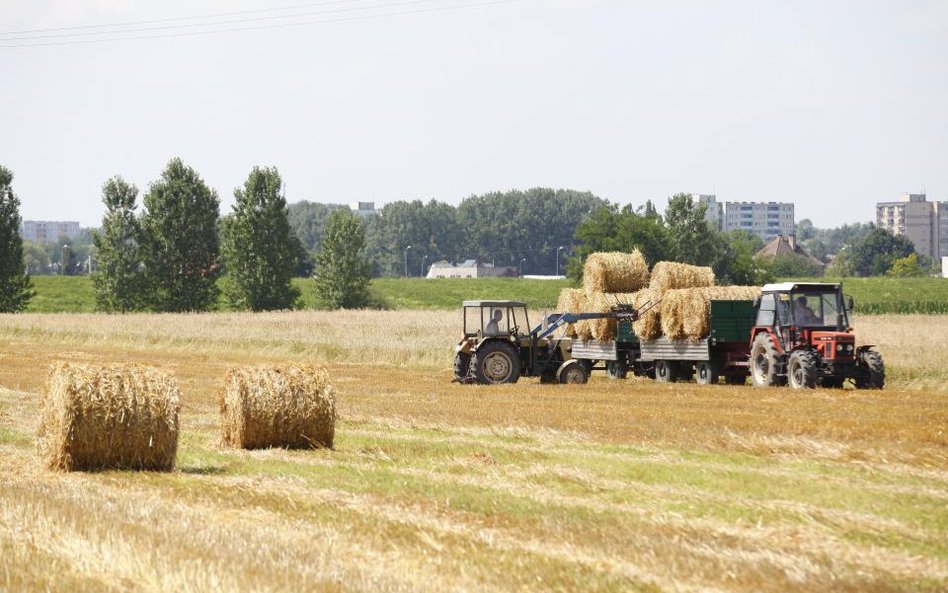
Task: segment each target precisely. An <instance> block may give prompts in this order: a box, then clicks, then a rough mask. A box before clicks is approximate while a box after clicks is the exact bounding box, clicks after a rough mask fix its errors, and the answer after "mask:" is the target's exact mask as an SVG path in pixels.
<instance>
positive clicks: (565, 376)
mask: <svg viewBox="0 0 948 593" xmlns="http://www.w3.org/2000/svg"><path fill="white" fill-rule="evenodd" d="M556 376H557V378H559V380H560V383H580V384H581V383H586V382H587V381H589V372H588V371H587V370H586V367H585V366H583V365H581V364H579V363H578V362H575V361H572V360H571V361H567V362H564V363H563V366H561V367H560V370H559V371H557V373H556Z"/></svg>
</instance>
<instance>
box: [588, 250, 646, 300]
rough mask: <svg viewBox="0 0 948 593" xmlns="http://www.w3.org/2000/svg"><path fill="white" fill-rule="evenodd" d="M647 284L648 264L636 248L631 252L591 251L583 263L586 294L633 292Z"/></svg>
mask: <svg viewBox="0 0 948 593" xmlns="http://www.w3.org/2000/svg"><path fill="white" fill-rule="evenodd" d="M647 285H648V264H647V263H645V257H644V256H643V255H642V252H641V251H639V250H638V249H636V250H634V251H633V252H632V253H621V252H600V253H591V254H590V255H589V257H587V258H586V263H585V264H583V290H584V291H586V295H587V296H592V295H594V294H597V293H602V292H635V291H637V290H640V289H642V288H644V287H645V286H647Z"/></svg>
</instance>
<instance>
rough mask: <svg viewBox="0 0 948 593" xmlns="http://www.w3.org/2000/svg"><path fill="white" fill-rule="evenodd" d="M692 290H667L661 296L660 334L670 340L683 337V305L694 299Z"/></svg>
mask: <svg viewBox="0 0 948 593" xmlns="http://www.w3.org/2000/svg"><path fill="white" fill-rule="evenodd" d="M695 290H697V289H694V288H678V289H673V290H669V291H668V292H666V293H665V294H664V295H663V296H662V311H661V313H660V315H661V325H662V333H663V334H665V337H666V338H669V339H671V340H680V339H682V338H684V337H685V303H686V302H687V301H688V299H690V298H694V294H693V291H695Z"/></svg>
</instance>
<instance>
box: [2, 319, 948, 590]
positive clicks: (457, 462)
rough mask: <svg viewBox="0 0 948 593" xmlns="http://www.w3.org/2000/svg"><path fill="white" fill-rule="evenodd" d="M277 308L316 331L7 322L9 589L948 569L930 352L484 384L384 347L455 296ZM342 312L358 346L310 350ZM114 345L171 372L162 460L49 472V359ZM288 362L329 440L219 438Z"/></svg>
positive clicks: (841, 585) (773, 579)
mask: <svg viewBox="0 0 948 593" xmlns="http://www.w3.org/2000/svg"><path fill="white" fill-rule="evenodd" d="M284 315H287V316H289V317H290V319H288V320H285V323H286V326H287V327H294V328H300V327H303V328H308V329H310V330H319V331H321V332H323V333H322V334H320V333H318V332H317V333H314V334H313V335H312V336H311V337H310V338H306V337H305V336H304V335H303V333H301V331H300V330H299V329H296V330H293V331H288V335H287V336H286V337H285V338H284V339H285V341H281V336H280V334H279V333H276V332H272V331H265V330H264V327H272V325H273V324H274V323H278V322H279V321H278V320H279V316H273V317H272V318H266V317H264V318H257V317H254V318H251V317H246V318H244V320H243V321H244V322H243V323H241V324H239V326H240V330H237V329H234V330H233V331H231V332H229V333H228V332H227V331H224V330H222V329H221V326H231V324H230V322H229V320H228V319H227V316H221V317H223V318H220V317H217V316H209V317H205V316H194V317H193V318H190V319H187V320H177V319H174V318H170V317H167V316H141V317H139V318H137V319H135V320H134V321H136V322H137V323H133V322H132V321H133V320H132V319H127V318H98V319H96V318H94V317H92V316H90V318H89V319H87V320H85V321H86V323H82V322H80V321H79V320H76V319H74V318H71V317H70V318H60V321H62V322H63V323H62V326H61V327H57V324H56V323H53V322H52V321H54V320H49V319H47V318H45V317H43V316H37V317H34V318H33V319H32V320H30V321H31V322H27V320H26V319H24V318H23V317H17V318H13V320H14V321H16V322H18V323H19V324H20V327H19V328H18V329H13V328H11V327H10V325H9V324H5V326H4V329H3V330H0V335H2V337H3V341H2V342H0V359H2V362H3V366H2V369H0V385H3V386H4V387H5V389H2V390H0V481H2V483H0V590H17V591H33V590H36V591H38V590H45V589H47V588H51V589H60V590H63V589H77V590H78V589H81V590H90V591H96V590H116V589H123V590H142V591H145V590H149V591H151V590H181V591H189V590H193V591H198V590H200V591H215V590H217V591H235V590H257V591H276V590H301V591H409V590H411V591H445V590H460V591H517V590H537V591H541V590H542V591H547V590H564V591H565V590H589V591H610V590H611V591H628V590H633V591H634V590H640V591H659V590H660V591H714V590H718V591H907V590H922V591H924V590H930V591H937V590H939V588H940V587H941V586H942V585H941V584H942V583H943V582H944V579H946V578H948V549H946V546H945V543H944V542H945V539H946V538H945V535H946V533H948V513H946V511H945V509H946V507H948V470H946V467H948V463H946V435H945V433H944V430H945V428H944V427H945V424H946V421H948V411H946V403H945V401H946V400H945V394H944V392H939V391H932V390H930V389H927V388H926V383H925V381H926V380H927V378H926V377H928V376H939V375H938V373H939V370H938V369H936V368H932V365H930V364H928V365H925V364H924V361H921V362H919V361H916V364H917V365H918V366H915V367H912V366H909V365H905V366H904V367H900V366H899V365H898V364H897V365H896V369H897V370H898V371H899V372H897V373H896V377H899V376H900V373H902V375H901V376H902V377H903V378H901V379H895V385H893V388H892V389H890V390H887V391H885V392H883V393H881V394H880V393H872V394H868V393H860V392H855V391H848V390H847V391H845V392H832V391H823V390H817V391H812V392H806V393H790V392H788V391H785V390H754V389H752V388H750V387H745V388H731V387H725V386H719V387H714V388H706V387H705V388H702V387H699V386H658V385H655V384H652V383H650V382H647V381H641V380H635V381H630V382H623V383H617V382H609V381H607V380H605V379H596V380H594V381H593V382H592V383H590V384H589V385H586V386H578V387H570V388H562V387H559V386H545V385H539V384H536V383H533V382H530V381H525V382H522V383H521V384H518V385H516V386H502V387H490V388H477V387H471V386H459V385H452V384H451V383H450V382H449V381H450V369H449V367H450V360H442V357H443V349H441V345H440V344H439V346H438V348H439V351H438V352H434V353H424V352H423V351H422V350H423V349H419V348H418V347H417V346H412V345H411V344H408V345H405V346H402V345H400V344H399V342H400V341H406V340H407V341H409V342H411V341H413V340H417V341H418V342H420V343H427V342H426V340H431V337H430V336H431V334H432V333H434V334H436V335H441V336H442V339H447V340H448V341H450V339H451V337H452V335H453V333H454V331H456V330H454V328H453V325H454V324H455V322H456V315H450V316H447V315H445V316H439V314H429V315H428V316H427V317H426V318H424V319H425V323H426V325H427V326H428V331H425V328H423V327H420V324H419V322H420V321H422V318H411V316H409V318H408V319H405V318H403V317H401V316H399V315H396V314H392V315H390V316H387V317H386V316H385V315H384V314H383V315H381V316H379V314H375V313H366V314H361V313H348V314H338V315H336V316H332V315H327V316H325V317H320V318H318V319H313V318H311V317H305V316H302V315H300V314H284ZM320 315H322V314H320ZM363 315H364V316H365V317H362V318H360V316H363ZM113 319H114V323H113V322H112V320H113ZM380 320H381V321H383V322H384V323H385V326H386V327H385V330H387V331H383V328H377V330H376V331H379V332H380V333H379V334H378V335H377V336H375V337H377V338H382V337H383V336H384V337H385V340H384V343H381V344H377V345H376V349H375V350H374V353H375V354H374V358H373V360H365V359H363V358H362V356H364V355H363V354H359V350H360V348H361V347H362V346H363V345H365V346H366V347H369V346H370V345H369V344H367V342H370V341H372V336H369V335H366V334H364V333H361V334H360V333H359V331H356V330H357V329H358V330H361V331H363V332H368V331H370V328H371V326H373V325H374V324H375V323H377V322H379V321H380ZM4 321H6V319H5V320H4ZM873 321H874V322H875V323H874V325H873V327H874V328H878V327H882V328H883V329H885V324H886V323H888V321H887V320H885V319H878V320H873ZM901 321H902V324H903V325H904V324H905V323H906V322H909V323H912V322H914V323H916V324H917V325H916V328H915V329H916V331H918V330H921V329H922V328H923V327H924V326H926V325H927V326H931V325H932V324H933V323H938V322H940V319H938V318H926V319H919V320H911V319H910V318H908V319H906V318H903V319H902V320H901ZM941 323H942V324H943V325H942V327H944V322H941ZM440 324H444V327H441V325H440ZM449 324H450V325H451V328H450V329H451V330H454V331H449V330H448V325H449ZM140 326H145V327H150V328H151V331H150V332H139V331H138V330H137V329H136V328H137V327H140ZM194 326H198V327H201V326H203V327H205V328H207V329H209V330H210V331H208V332H207V335H205V336H204V337H203V338H202V336H201V335H199V334H198V332H195V330H194ZM177 328H180V330H181V331H180V332H176V331H175V330H176V329H177ZM346 330H349V334H348V335H349V336H350V339H349V340H348V342H346V343H344V344H342V343H341V344H340V346H339V347H340V348H349V349H350V350H351V357H350V358H351V359H353V361H354V362H345V361H344V359H345V358H346V357H345V356H341V357H340V358H339V359H330V360H318V359H315V357H313V355H312V352H313V351H315V350H318V349H322V348H323V347H322V345H321V344H320V341H321V340H323V339H324V337H323V336H324V335H325V334H328V333H336V332H338V333H346ZM901 331H904V332H906V336H905V337H904V338H901V339H904V340H905V341H906V342H908V341H909V340H910V338H909V337H908V333H909V331H910V330H909V329H904V328H903V329H902V330H901ZM110 332H111V333H110ZM96 335H97V336H99V337H93V336H96ZM264 335H266V336H268V337H269V339H268V340H267V341H266V342H265V343H262V344H261V345H259V346H254V345H253V343H252V341H251V338H252V337H254V336H264ZM175 338H177V339H175ZM888 339H890V340H892V339H895V338H894V337H893V336H892V335H890V336H888ZM447 350H448V352H450V350H449V349H447ZM883 351H884V352H885V351H886V348H885V346H883ZM116 357H122V359H121V360H122V361H127V362H148V363H149V364H151V365H154V366H158V367H160V368H166V369H169V370H172V371H173V372H174V373H175V374H176V375H177V377H178V378H179V382H180V386H181V398H182V411H181V441H180V448H179V452H178V462H177V469H176V471H175V472H173V473H171V474H151V473H133V472H104V473H92V474H80V473H73V474H58V473H52V472H49V471H47V470H45V469H43V468H42V465H41V464H40V463H39V462H38V459H37V457H36V453H35V449H34V437H33V434H32V431H33V430H35V414H36V410H37V399H38V393H39V385H40V384H41V383H42V371H43V369H44V368H45V365H46V364H47V363H48V361H50V360H56V359H60V358H65V359H67V360H69V359H71V360H85V361H89V362H103V361H108V360H114V359H115V358H116ZM286 359H293V360H297V361H302V360H310V361H312V362H328V363H329V364H328V369H329V373H330V376H331V377H332V379H333V383H334V386H335V388H336V393H337V405H338V414H339V422H338V424H337V426H336V438H335V450H333V451H327V450H318V451H283V450H262V451H252V452H245V451H238V450H233V449H229V448H223V447H221V446H220V445H219V418H218V411H217V396H218V391H219V389H220V387H221V383H222V381H223V376H224V371H225V369H226V368H228V367H230V366H232V365H237V364H247V363H250V362H261V363H274V362H279V361H282V360H286ZM903 368H904V369H905V370H904V371H903V370H901V369H903ZM37 373H39V376H37V375H36V374H37ZM929 373H931V375H929ZM899 381H902V384H899ZM11 387H12V388H13V389H10V388H11ZM41 567H42V568H41ZM46 567H48V568H46Z"/></svg>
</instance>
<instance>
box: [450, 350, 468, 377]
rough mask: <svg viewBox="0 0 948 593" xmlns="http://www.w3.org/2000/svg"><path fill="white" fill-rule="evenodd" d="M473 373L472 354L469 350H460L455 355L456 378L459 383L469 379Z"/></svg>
mask: <svg viewBox="0 0 948 593" xmlns="http://www.w3.org/2000/svg"><path fill="white" fill-rule="evenodd" d="M470 373H471V354H470V353H469V352H458V353H457V354H455V355H454V378H455V379H456V380H457V381H458V382H459V383H464V382H466V381H467V379H468V376H469V375H470Z"/></svg>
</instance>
